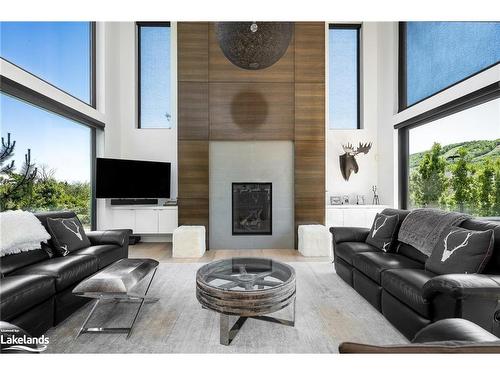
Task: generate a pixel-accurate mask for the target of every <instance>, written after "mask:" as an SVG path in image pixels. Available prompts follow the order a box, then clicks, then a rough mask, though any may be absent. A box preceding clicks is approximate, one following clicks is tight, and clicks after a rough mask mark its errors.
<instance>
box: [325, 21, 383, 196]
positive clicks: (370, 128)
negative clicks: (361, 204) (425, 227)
mask: <svg viewBox="0 0 500 375" xmlns="http://www.w3.org/2000/svg"><path fill="white" fill-rule="evenodd" d="M326 27H327V28H328V24H327V25H326ZM327 30H328V29H327ZM361 30H362V32H361V43H362V48H361V82H362V86H361V98H362V99H361V129H359V130H340V129H339V130H330V129H329V126H328V113H329V111H328V73H327V82H326V86H327V87H326V90H327V91H326V92H327V95H326V97H327V99H326V102H327V103H326V104H327V110H326V115H327V116H326V117H327V121H326V157H327V160H326V190H327V203H329V196H331V195H344V194H348V195H350V198H351V203H356V195H365V196H366V202H367V203H371V201H372V197H373V194H372V192H371V187H372V186H373V185H377V186H379V181H378V180H379V173H378V171H379V158H380V157H379V152H380V151H379V150H380V146H381V145H380V140H379V138H378V131H377V128H378V125H379V116H378V96H379V92H378V91H379V90H378V88H379V84H380V82H379V77H378V65H379V64H378V44H379V40H378V39H379V37H378V23H375V22H364V23H363V24H362V29H361ZM326 40H327V42H326V46H327V53H326V59H327V64H326V66H327V68H326V69H327V72H328V34H327V38H326ZM359 142H363V143H366V142H372V143H373V145H372V148H371V150H370V151H369V152H368V154H366V155H365V154H360V155H358V156H357V157H356V160H357V163H358V165H359V172H358V173H357V174H355V173H354V172H353V173H352V174H351V176H350V178H349V181H345V180H344V179H343V177H342V174H341V172H340V165H339V156H340V155H341V154H343V153H344V151H343V149H342V144H347V143H352V144H353V145H357V144H358V143H359ZM379 190H382V189H379ZM381 198H383V199H382V202H381V203H383V204H389V205H392V201H390V200H389V199H386V196H385V195H381Z"/></svg>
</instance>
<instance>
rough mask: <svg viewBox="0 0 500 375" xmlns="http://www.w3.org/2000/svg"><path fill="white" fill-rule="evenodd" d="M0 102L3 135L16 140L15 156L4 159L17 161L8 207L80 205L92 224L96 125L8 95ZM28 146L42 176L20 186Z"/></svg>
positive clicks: (7, 190) (5, 186)
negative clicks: (70, 118)
mask: <svg viewBox="0 0 500 375" xmlns="http://www.w3.org/2000/svg"><path fill="white" fill-rule="evenodd" d="M0 107H1V109H2V110H1V113H0V122H1V124H2V129H1V136H2V138H3V140H4V142H5V143H7V140H8V136H9V134H10V140H11V143H13V142H14V141H15V147H14V150H13V152H12V153H11V155H12V157H10V158H8V160H7V159H5V160H4V161H3V163H2V164H3V165H2V167H5V166H7V165H10V163H11V162H12V161H14V166H13V170H12V173H10V174H9V176H5V177H3V178H4V180H2V184H0V193H1V196H2V210H6V209H23V210H29V211H45V210H61V209H68V210H74V211H75V212H76V213H77V214H78V217H79V218H80V220H81V221H82V223H83V224H84V225H85V226H87V227H90V224H91V218H92V215H91V206H92V205H91V196H92V194H91V184H90V181H91V170H92V167H91V166H92V129H91V128H89V127H87V126H83V125H81V124H79V123H77V122H74V121H71V120H68V119H66V118H64V117H61V116H59V115H56V114H54V113H51V112H48V111H45V110H43V109H40V108H38V107H35V106H33V105H31V104H28V103H26V102H23V101H21V100H18V99H16V98H13V97H11V96H8V95H5V94H0ZM28 150H30V154H31V162H32V163H33V164H34V166H33V168H32V171H34V168H36V171H37V172H36V177H35V178H34V180H32V181H31V182H30V183H28V184H22V185H19V186H17V182H19V181H20V180H21V179H22V178H23V172H24V171H23V167H24V163H25V154H27V153H28ZM5 178H6V179H5Z"/></svg>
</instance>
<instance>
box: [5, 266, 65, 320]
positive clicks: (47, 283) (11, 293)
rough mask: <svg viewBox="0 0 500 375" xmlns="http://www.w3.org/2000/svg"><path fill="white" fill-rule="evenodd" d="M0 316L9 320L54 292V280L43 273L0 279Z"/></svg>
mask: <svg viewBox="0 0 500 375" xmlns="http://www.w3.org/2000/svg"><path fill="white" fill-rule="evenodd" d="M0 291H1V292H0V296H1V298H0V316H1V317H2V320H10V319H12V318H14V317H16V316H17V315H20V314H22V313H23V312H25V311H27V310H29V309H31V308H32V307H33V306H36V305H38V304H39V303H42V302H43V301H45V300H47V299H49V298H50V297H52V296H53V295H54V294H55V293H56V289H55V280H54V278H52V277H50V276H44V275H18V276H7V277H4V278H2V279H0Z"/></svg>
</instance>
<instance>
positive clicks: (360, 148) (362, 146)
mask: <svg viewBox="0 0 500 375" xmlns="http://www.w3.org/2000/svg"><path fill="white" fill-rule="evenodd" d="M371 148H372V143H371V142H369V143H364V144H363V143H361V142H359V146H358V148H357V149H356V155H357V154H361V153H363V154H368V151H370V149H371Z"/></svg>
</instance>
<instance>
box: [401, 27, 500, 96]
mask: <svg viewBox="0 0 500 375" xmlns="http://www.w3.org/2000/svg"><path fill="white" fill-rule="evenodd" d="M407 47H408V48H407V60H408V61H407V68H408V72H407V77H408V90H407V95H408V104H409V105H411V104H413V103H415V102H417V101H419V100H421V99H423V98H426V97H427V96H430V95H432V94H434V93H436V92H437V91H440V90H442V89H444V88H445V87H447V86H449V85H452V84H454V83H456V82H458V81H460V80H461V79H463V78H465V77H467V76H469V75H471V74H474V73H476V72H478V71H480V70H482V69H484V68H485V67H487V66H490V65H492V64H494V63H497V62H498V61H500V22H409V23H408V24H407Z"/></svg>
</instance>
